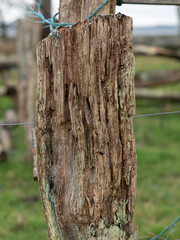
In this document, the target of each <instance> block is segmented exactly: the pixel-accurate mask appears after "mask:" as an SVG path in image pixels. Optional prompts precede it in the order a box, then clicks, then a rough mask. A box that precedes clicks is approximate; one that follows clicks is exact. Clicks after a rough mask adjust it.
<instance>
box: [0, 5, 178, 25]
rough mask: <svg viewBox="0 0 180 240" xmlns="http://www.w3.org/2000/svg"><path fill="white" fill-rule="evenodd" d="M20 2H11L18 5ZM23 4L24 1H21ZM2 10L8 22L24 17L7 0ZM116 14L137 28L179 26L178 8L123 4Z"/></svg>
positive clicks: (20, 11)
mask: <svg viewBox="0 0 180 240" xmlns="http://www.w3.org/2000/svg"><path fill="white" fill-rule="evenodd" d="M17 1H18V0H11V2H12V3H14V4H16V3H17ZM31 1H32V0H24V2H27V3H30V2H31ZM21 2H22V1H21ZM58 2H59V1H57V0H52V3H53V13H56V12H57V11H58ZM0 3H1V4H0V5H1V6H0V8H1V9H3V16H4V18H5V19H6V21H8V22H13V21H15V20H16V19H17V18H19V17H20V16H22V15H23V11H22V10H21V9H20V7H19V8H18V7H17V5H16V6H15V5H14V7H11V8H9V7H6V0H3V1H0ZM116 12H121V13H123V14H126V15H128V16H130V17H132V18H133V21H134V26H135V27H137V26H138V27H141V26H142V27H145V26H159V25H177V24H178V17H177V7H175V6H152V5H128V4H123V5H122V6H120V7H116Z"/></svg>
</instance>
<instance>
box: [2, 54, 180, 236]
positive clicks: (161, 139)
mask: <svg viewBox="0 0 180 240" xmlns="http://www.w3.org/2000/svg"><path fill="white" fill-rule="evenodd" d="M154 61H155V60H154V57H152V58H148V59H147V58H144V57H138V58H136V67H137V71H143V70H145V71H150V70H154V68H156V70H158V69H162V68H166V66H167V65H168V66H171V68H170V69H178V67H179V68H180V66H179V65H178V62H177V61H174V60H168V59H164V58H156V64H155V65H154ZM145 63H146V64H145ZM147 65H148V66H147ZM150 66H151V69H150ZM166 69H167V68H166ZM12 107H13V103H12V101H11V100H10V99H9V98H5V97H3V98H2V97H1V98H0V118H1V119H2V118H3V116H4V112H5V110H6V109H8V108H12ZM174 110H180V108H179V103H171V102H162V101H152V100H151V101H148V100H138V101H137V115H140V114H146V113H153V112H163V111H174ZM179 122H180V115H167V116H160V117H159V116H155V117H148V118H137V119H134V131H135V137H136V147H137V159H138V179H137V197H136V216H135V222H136V225H138V229H139V238H140V239H148V237H149V236H154V235H156V234H158V233H159V232H161V231H162V230H163V229H165V228H166V227H167V226H168V225H169V224H170V223H171V222H173V221H174V220H175V219H176V218H177V217H178V216H179V215H180V204H179V199H180V191H179V189H180V147H179V146H180V134H179V132H180V124H179ZM10 133H11V135H12V138H13V149H12V152H11V153H10V156H9V159H8V161H7V162H5V163H0V206H1V207H0V209H1V210H0V240H14V239H15V240H16V239H17V240H31V239H32V240H47V239H48V238H47V231H46V226H45V220H44V216H43V212H42V207H41V203H40V199H39V190H38V184H37V182H34V181H33V179H32V171H33V169H32V163H26V162H25V161H24V159H25V153H26V146H25V143H24V142H25V141H24V128H21V127H15V128H13V129H11V130H10ZM174 239H180V223H178V224H177V226H176V231H175V232H174V233H173V234H172V235H171V236H170V237H169V240H174Z"/></svg>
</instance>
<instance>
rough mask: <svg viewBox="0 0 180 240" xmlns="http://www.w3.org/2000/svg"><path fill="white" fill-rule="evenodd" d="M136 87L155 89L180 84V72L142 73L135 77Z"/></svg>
mask: <svg viewBox="0 0 180 240" xmlns="http://www.w3.org/2000/svg"><path fill="white" fill-rule="evenodd" d="M135 79H136V81H135V86H136V87H155V86H160V85H165V84H172V83H177V82H180V70H174V71H158V72H150V73H148V72H141V73H138V74H136V77H135Z"/></svg>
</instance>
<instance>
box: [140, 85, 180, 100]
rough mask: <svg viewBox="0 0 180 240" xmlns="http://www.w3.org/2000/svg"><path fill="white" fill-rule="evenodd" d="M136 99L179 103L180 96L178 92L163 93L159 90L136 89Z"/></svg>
mask: <svg viewBox="0 0 180 240" xmlns="http://www.w3.org/2000/svg"><path fill="white" fill-rule="evenodd" d="M136 98H144V99H161V100H168V101H169V100H170V101H180V94H179V92H178V91H165V90H161V89H147V88H137V89H136Z"/></svg>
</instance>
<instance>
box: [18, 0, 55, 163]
mask: <svg viewBox="0 0 180 240" xmlns="http://www.w3.org/2000/svg"><path fill="white" fill-rule="evenodd" d="M50 6H51V1H50V0H43V5H42V10H41V12H42V14H43V15H44V16H45V17H46V18H50V15H51V14H50V12H51V7H50ZM48 34H49V28H42V26H40V25H39V24H34V23H33V22H30V21H28V20H26V19H22V20H20V21H19V25H18V34H17V54H18V65H19V72H20V84H19V89H18V98H19V99H18V111H19V118H20V122H33V121H34V117H35V106H36V88H37V63H36V45H37V43H38V42H39V41H40V40H41V39H43V38H45V37H47V36H48ZM32 128H33V126H32V127H31V126H30V127H27V128H26V144H27V155H26V160H31V158H32V134H31V132H32Z"/></svg>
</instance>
